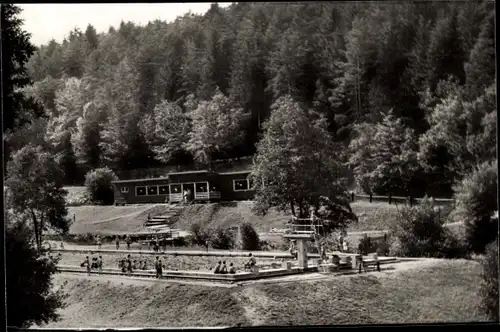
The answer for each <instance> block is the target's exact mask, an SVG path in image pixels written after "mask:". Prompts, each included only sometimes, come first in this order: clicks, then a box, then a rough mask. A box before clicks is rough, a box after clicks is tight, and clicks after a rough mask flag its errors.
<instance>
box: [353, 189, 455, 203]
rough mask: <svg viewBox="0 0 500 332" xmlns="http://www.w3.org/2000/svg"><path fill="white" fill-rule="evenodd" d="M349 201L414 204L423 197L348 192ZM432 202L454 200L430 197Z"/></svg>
mask: <svg viewBox="0 0 500 332" xmlns="http://www.w3.org/2000/svg"><path fill="white" fill-rule="evenodd" d="M350 195H351V202H355V201H364V202H370V203H389V204H405V205H406V204H408V205H410V206H412V205H414V204H419V203H420V202H422V200H423V198H416V197H412V196H408V197H403V196H392V195H391V194H389V196H377V195H372V194H370V195H359V194H355V193H353V192H351V193H350ZM432 199H433V201H434V204H436V205H453V204H455V200H454V199H451V198H432Z"/></svg>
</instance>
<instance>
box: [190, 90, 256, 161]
mask: <svg viewBox="0 0 500 332" xmlns="http://www.w3.org/2000/svg"><path fill="white" fill-rule="evenodd" d="M189 117H190V118H191V121H192V129H191V132H190V134H189V141H188V142H187V144H186V150H187V151H189V152H191V153H192V155H193V156H194V158H195V160H197V161H200V162H202V163H209V164H210V163H211V161H212V160H213V158H214V156H215V154H216V153H223V152H226V151H227V150H228V149H229V148H232V147H235V146H237V144H238V143H240V142H241V141H242V139H243V137H244V136H243V132H242V130H241V128H242V126H243V124H244V123H245V121H246V119H247V114H246V113H245V112H244V111H243V109H241V108H235V107H233V105H232V104H231V101H230V100H229V98H227V97H226V96H225V95H223V94H222V92H220V90H217V91H216V92H215V94H214V95H213V97H212V99H211V100H210V101H202V102H201V103H199V104H198V107H197V108H196V109H195V110H194V111H193V112H191V113H190V114H189Z"/></svg>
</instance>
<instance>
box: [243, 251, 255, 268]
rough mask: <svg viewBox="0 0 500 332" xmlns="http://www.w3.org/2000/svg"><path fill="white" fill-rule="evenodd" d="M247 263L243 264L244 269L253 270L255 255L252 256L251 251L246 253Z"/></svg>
mask: <svg viewBox="0 0 500 332" xmlns="http://www.w3.org/2000/svg"><path fill="white" fill-rule="evenodd" d="M248 257H250V258H249V259H248V263H246V264H245V269H249V270H253V268H254V266H255V265H256V264H257V261H256V260H255V257H253V256H252V253H249V254H248Z"/></svg>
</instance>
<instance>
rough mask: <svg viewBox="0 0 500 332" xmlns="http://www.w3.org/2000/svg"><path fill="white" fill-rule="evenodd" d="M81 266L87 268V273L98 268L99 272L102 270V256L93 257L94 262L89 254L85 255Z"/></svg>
mask: <svg viewBox="0 0 500 332" xmlns="http://www.w3.org/2000/svg"><path fill="white" fill-rule="evenodd" d="M80 266H81V267H86V268H87V273H88V274H89V275H90V273H91V272H92V270H97V271H98V272H99V273H101V272H102V256H99V257H92V262H91V259H90V257H89V256H86V257H85V260H84V261H83V262H82V264H80Z"/></svg>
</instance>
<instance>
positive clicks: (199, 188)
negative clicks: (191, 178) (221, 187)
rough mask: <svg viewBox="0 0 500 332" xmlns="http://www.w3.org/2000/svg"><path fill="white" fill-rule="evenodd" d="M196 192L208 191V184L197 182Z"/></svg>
mask: <svg viewBox="0 0 500 332" xmlns="http://www.w3.org/2000/svg"><path fill="white" fill-rule="evenodd" d="M196 192H198V193H206V192H207V184H206V183H197V184H196Z"/></svg>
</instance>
